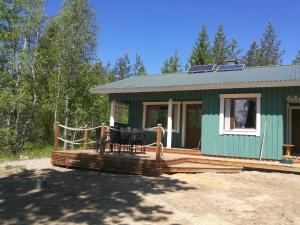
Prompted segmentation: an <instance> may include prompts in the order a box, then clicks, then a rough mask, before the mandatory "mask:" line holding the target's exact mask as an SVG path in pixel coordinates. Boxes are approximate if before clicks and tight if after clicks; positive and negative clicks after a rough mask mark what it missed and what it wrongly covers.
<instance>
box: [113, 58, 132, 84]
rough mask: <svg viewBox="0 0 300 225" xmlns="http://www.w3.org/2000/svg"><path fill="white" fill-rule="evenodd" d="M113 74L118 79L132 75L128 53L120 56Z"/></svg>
mask: <svg viewBox="0 0 300 225" xmlns="http://www.w3.org/2000/svg"><path fill="white" fill-rule="evenodd" d="M113 74H114V77H115V79H116V80H123V79H125V78H128V77H129V76H130V75H131V64H130V60H129V57H128V54H125V55H124V56H121V57H119V58H118V60H117V62H116V64H115V67H114V68H113Z"/></svg>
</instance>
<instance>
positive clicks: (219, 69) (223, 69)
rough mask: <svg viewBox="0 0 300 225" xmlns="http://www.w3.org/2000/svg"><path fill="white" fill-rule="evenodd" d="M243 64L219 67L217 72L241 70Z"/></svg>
mask: <svg viewBox="0 0 300 225" xmlns="http://www.w3.org/2000/svg"><path fill="white" fill-rule="evenodd" d="M244 67H245V64H232V65H219V66H218V68H217V69H216V70H217V71H231V70H242V69H244Z"/></svg>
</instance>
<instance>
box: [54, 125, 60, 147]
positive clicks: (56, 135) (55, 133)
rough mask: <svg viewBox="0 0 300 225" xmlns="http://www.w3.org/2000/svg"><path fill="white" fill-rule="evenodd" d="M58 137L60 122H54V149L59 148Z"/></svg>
mask: <svg viewBox="0 0 300 225" xmlns="http://www.w3.org/2000/svg"><path fill="white" fill-rule="evenodd" d="M58 137H59V122H55V123H54V144H53V151H57V150H58Z"/></svg>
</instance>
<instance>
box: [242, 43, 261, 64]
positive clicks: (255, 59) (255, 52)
mask: <svg viewBox="0 0 300 225" xmlns="http://www.w3.org/2000/svg"><path fill="white" fill-rule="evenodd" d="M259 57H260V48H259V46H258V45H257V43H256V41H253V42H252V44H251V45H250V49H249V50H248V51H247V52H246V54H245V55H244V57H243V59H242V62H243V63H244V64H245V65H246V66H256V65H259Z"/></svg>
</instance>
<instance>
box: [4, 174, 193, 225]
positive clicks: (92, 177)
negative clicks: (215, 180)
mask: <svg viewBox="0 0 300 225" xmlns="http://www.w3.org/2000/svg"><path fill="white" fill-rule="evenodd" d="M41 172H42V173H43V174H44V175H46V177H47V179H46V180H47V187H46V188H44V189H43V190H42V191H37V190H36V178H37V176H36V174H35V171H31V170H25V171H23V172H20V173H16V174H12V175H10V176H8V177H4V178H0V218H1V223H3V224H5V223H7V224H32V223H34V222H37V223H39V224H49V223H53V224H60V223H61V224H64V223H71V224H72V223H74V224H79V223H84V224H110V223H112V224H130V221H135V222H136V223H141V224H145V222H147V223H148V224H149V223H150V224H151V223H155V222H157V223H159V221H161V222H162V221H164V222H166V221H167V217H168V215H170V214H172V212H170V211H167V210H165V209H164V207H162V206H160V205H158V204H156V203H155V198H159V195H160V194H163V193H167V192H175V191H184V190H190V189H193V188H192V187H188V186H187V184H186V183H185V182H182V181H179V180H177V179H173V178H167V177H156V178H153V177H142V176H131V175H120V174H112V173H99V172H93V171H80V170H67V171H58V170H53V169H51V170H42V171H41ZM148 194H151V195H155V197H154V201H153V204H151V205H149V203H148V204H145V203H144V202H143V195H148ZM128 218H130V221H129V220H128Z"/></svg>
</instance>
